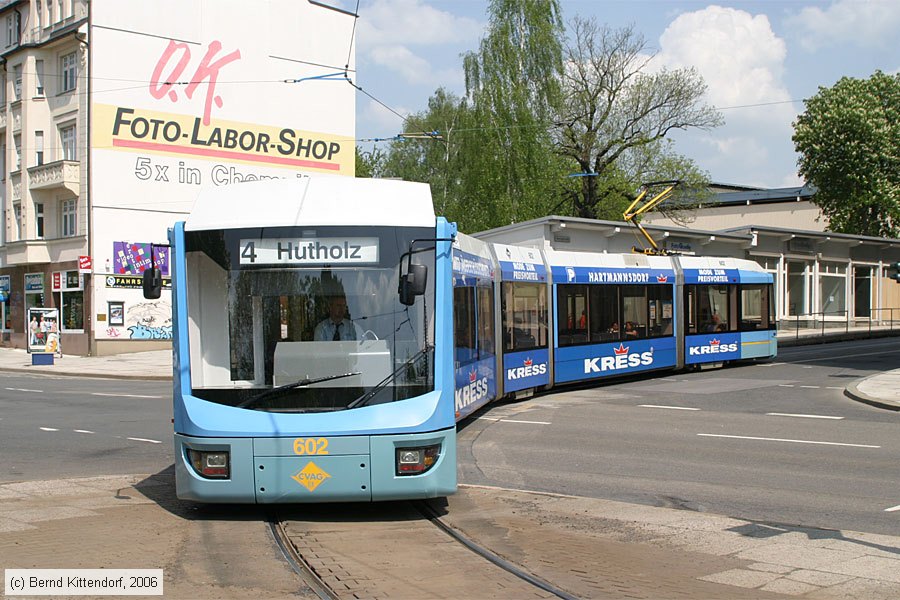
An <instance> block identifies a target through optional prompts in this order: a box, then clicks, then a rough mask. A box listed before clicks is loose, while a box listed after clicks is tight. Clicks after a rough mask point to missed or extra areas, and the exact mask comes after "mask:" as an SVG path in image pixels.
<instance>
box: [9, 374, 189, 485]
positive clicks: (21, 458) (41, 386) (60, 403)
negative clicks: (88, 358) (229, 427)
mask: <svg viewBox="0 0 900 600" xmlns="http://www.w3.org/2000/svg"><path fill="white" fill-rule="evenodd" d="M0 454H2V460H0V482H9V481H31V480H41V479H66V478H70V477H90V476H94V475H114V474H130V473H156V472H159V471H160V470H162V469H164V468H166V467H167V466H168V465H171V464H172V384H171V383H168V382H165V381H133V380H118V379H108V380H107V379H93V378H92V379H89V378H78V377H53V376H47V375H30V374H18V373H0Z"/></svg>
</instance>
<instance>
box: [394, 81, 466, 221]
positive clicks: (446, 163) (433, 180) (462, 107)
mask: <svg viewBox="0 0 900 600" xmlns="http://www.w3.org/2000/svg"><path fill="white" fill-rule="evenodd" d="M469 112H470V111H469V109H468V107H467V105H466V102H465V101H464V100H462V99H461V98H459V97H457V96H456V95H454V94H452V93H451V92H448V91H446V90H444V89H443V88H438V90H437V91H435V93H434V95H433V96H431V98H429V99H428V109H427V110H425V111H423V112H421V113H418V114H415V115H412V116H410V117H408V118H407V120H406V123H405V127H404V134H402V136H401V137H400V138H399V139H397V140H394V141H392V142H391V144H390V146H389V147H388V148H389V150H388V152H387V155H386V159H385V161H384V164H383V170H382V174H383V176H385V177H399V178H401V179H405V180H407V181H423V182H427V183H429V184H431V194H432V197H433V198H434V206H435V210H437V211H438V214H441V215H445V216H447V217H448V218H450V219H453V218H454V217H455V216H456V214H457V213H458V212H460V211H458V210H457V209H458V204H459V201H458V199H459V197H460V196H461V194H462V189H461V188H462V186H461V173H460V169H461V164H460V152H461V151H462V148H463V144H462V143H461V140H462V138H460V135H461V134H460V133H458V130H459V129H461V128H465V127H466V125H467V124H468V123H469V121H470V116H469Z"/></svg>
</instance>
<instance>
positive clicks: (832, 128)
mask: <svg viewBox="0 0 900 600" xmlns="http://www.w3.org/2000/svg"><path fill="white" fill-rule="evenodd" d="M793 140H794V147H795V148H796V150H797V153H798V154H800V158H799V160H798V165H799V167H800V169H799V170H800V175H802V176H803V177H805V178H806V180H807V181H808V182H809V183H812V184H813V185H815V186H816V187H817V188H818V191H817V192H816V195H815V196H814V200H813V201H814V202H815V203H816V204H817V205H818V206H819V207H820V208H821V209H822V212H823V213H824V214H825V216H826V217H828V220H829V228H830V229H831V230H832V231H836V232H841V233H852V234H857V235H873V236H883V237H897V235H898V233H900V75H886V74H884V73H882V72H881V71H876V72H875V74H874V75H872V76H871V77H870V78H869V79H854V78H851V77H843V78H842V79H841V80H840V81H838V82H837V83H836V84H835V85H834V86H833V87H830V88H824V87H820V88H819V91H818V93H817V94H816V95H815V96H813V97H812V98H810V99H809V100H807V101H806V111H805V112H804V113H803V114H802V115H800V117H798V119H797V121H796V123H794V137H793Z"/></svg>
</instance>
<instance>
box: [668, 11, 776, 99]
mask: <svg viewBox="0 0 900 600" xmlns="http://www.w3.org/2000/svg"><path fill="white" fill-rule="evenodd" d="M660 45H661V48H662V50H661V52H660V55H659V56H658V58H659V59H660V60H661V61H662V62H663V63H664V64H666V65H668V66H673V67H695V68H696V69H697V70H698V71H699V72H700V74H701V75H703V78H704V79H705V80H706V83H707V85H708V86H709V91H708V94H709V99H710V102H712V103H713V104H715V105H716V106H722V107H725V106H738V105H746V104H757V103H762V102H778V101H783V100H788V99H789V98H790V95H789V94H788V92H787V89H786V88H785V86H784V84H783V83H782V81H781V77H782V74H783V73H784V59H785V56H786V55H787V48H786V46H785V43H784V41H783V40H782V39H780V38H778V37H777V36H776V35H775V33H774V32H773V31H772V27H771V25H770V24H769V19H768V18H767V17H766V16H765V15H756V16H753V15H751V14H749V13H747V12H744V11H742V10H735V9H732V8H722V7H719V6H710V7H708V8H705V9H703V10H700V11H696V12H691V13H684V14H682V15H680V16H679V17H678V18H676V19H675V20H674V21H672V23H671V24H670V25H669V27H668V28H667V29H666V31H665V32H663V34H662V36H661V37H660Z"/></svg>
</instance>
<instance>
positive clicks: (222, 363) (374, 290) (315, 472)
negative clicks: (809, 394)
mask: <svg viewBox="0 0 900 600" xmlns="http://www.w3.org/2000/svg"><path fill="white" fill-rule="evenodd" d="M385 207H390V208H389V210H388V209H386V208H385ZM169 241H170V244H171V246H172V254H171V255H172V269H173V285H172V292H173V323H174V328H173V329H174V339H173V344H174V357H175V361H174V364H175V372H174V415H175V418H174V424H175V475H176V491H177V494H178V497H180V498H184V499H190V500H196V501H201V502H231V503H276V502H295V503H302V502H334V501H370V500H391V499H409V498H428V497H437V496H445V495H448V494H452V493H453V492H455V490H456V429H455V425H456V422H457V421H458V420H460V419H462V418H465V417H466V416H469V415H471V414H472V413H473V412H474V411H476V410H477V409H479V408H480V407H482V406H484V405H485V404H487V403H488V402H491V401H492V400H495V399H498V398H503V397H514V398H520V397H525V396H528V395H531V394H533V393H534V392H535V391H539V390H544V389H548V388H551V387H553V386H556V385H561V384H567V383H574V382H590V381H595V380H599V379H603V378H608V377H614V376H621V375H628V374H634V373H641V372H649V371H655V370H674V369H680V368H684V367H694V366H701V365H703V364H709V363H722V362H729V361H734V360H743V359H753V358H763V357H770V356H774V355H775V352H776V342H775V320H774V314H773V313H774V306H773V304H774V303H773V295H772V277H771V275H769V274H767V273H765V272H764V271H762V270H761V268H760V267H759V266H758V265H757V264H756V263H753V262H751V261H745V260H737V259H728V258H707V257H688V256H645V255H639V254H607V253H592V252H579V251H558V250H554V249H552V248H549V247H547V246H546V245H545V244H537V245H534V246H524V245H514V244H503V243H496V242H493V243H487V242H485V241H482V240H478V239H476V238H473V237H470V236H466V235H464V234H461V233H458V232H457V231H456V226H455V225H454V224H452V223H448V222H447V221H446V220H445V219H443V218H440V217H436V216H435V214H434V210H433V208H432V203H431V195H430V192H429V189H428V187H427V186H426V185H424V184H414V183H406V182H399V181H388V180H370V179H354V178H344V177H328V176H315V177H302V178H297V179H294V180H268V181H259V182H252V183H242V184H236V185H232V186H226V187H223V188H218V189H213V190H207V191H205V192H203V193H202V194H201V196H200V197H199V198H198V200H197V202H196V204H195V206H194V208H193V210H192V212H191V214H190V215H189V216H188V218H187V220H186V221H184V222H179V223H176V224H175V227H174V228H173V229H172V230H170V232H169ZM149 274H150V277H149V278H148V277H146V276H145V294H146V295H148V297H158V296H159V281H158V275H159V274H158V273H157V272H156V271H155V270H151V272H150V273H149Z"/></svg>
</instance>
